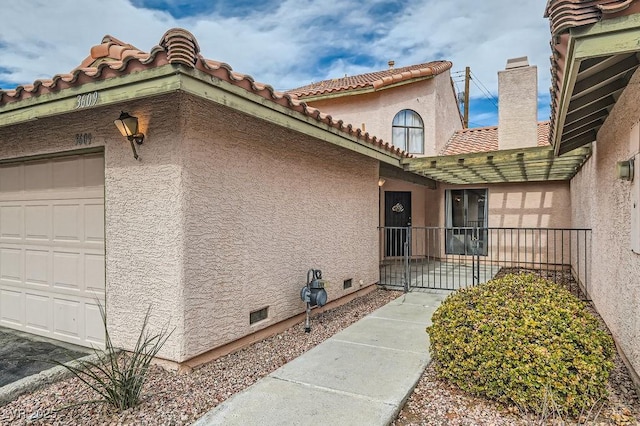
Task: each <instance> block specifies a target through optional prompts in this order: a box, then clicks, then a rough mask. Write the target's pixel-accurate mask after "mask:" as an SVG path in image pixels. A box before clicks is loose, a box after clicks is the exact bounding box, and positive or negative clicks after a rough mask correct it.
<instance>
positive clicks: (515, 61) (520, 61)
mask: <svg viewBox="0 0 640 426" xmlns="http://www.w3.org/2000/svg"><path fill="white" fill-rule="evenodd" d="M528 66H529V59H528V58H527V57H526V56H520V57H519V58H511V59H507V66H506V67H505V69H506V70H509V69H512V68H523V67H528Z"/></svg>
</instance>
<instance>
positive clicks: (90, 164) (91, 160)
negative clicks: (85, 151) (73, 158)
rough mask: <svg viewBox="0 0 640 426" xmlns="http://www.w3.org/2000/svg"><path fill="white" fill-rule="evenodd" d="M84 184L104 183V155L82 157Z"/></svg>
mask: <svg viewBox="0 0 640 426" xmlns="http://www.w3.org/2000/svg"><path fill="white" fill-rule="evenodd" d="M83 171H84V186H85V187H92V186H102V185H104V157H103V156H102V155H93V156H90V155H87V156H86V157H84V170H83Z"/></svg>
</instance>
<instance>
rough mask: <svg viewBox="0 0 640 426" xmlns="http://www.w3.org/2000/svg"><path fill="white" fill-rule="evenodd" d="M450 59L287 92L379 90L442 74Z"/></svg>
mask: <svg viewBox="0 0 640 426" xmlns="http://www.w3.org/2000/svg"><path fill="white" fill-rule="evenodd" d="M451 66H452V63H451V62H449V61H433V62H427V63H425V64H417V65H411V66H408V67H402V68H391V69H388V70H384V71H376V72H370V73H366V74H359V75H353V76H349V77H343V78H334V79H331V80H324V81H319V82H317V83H312V84H309V85H307V86H302V87H298V88H297V89H292V90H287V92H286V93H288V94H291V95H294V96H297V97H298V98H305V97H310V96H319V95H325V94H329V93H332V94H333V93H341V92H350V91H353V90H361V89H367V88H369V89H374V90H377V89H379V88H381V87H385V86H388V85H391V84H395V83H400V82H403V81H409V80H412V79H415V78H419V77H428V76H435V75H438V74H442V73H443V72H445V71H447V70H449V69H451Z"/></svg>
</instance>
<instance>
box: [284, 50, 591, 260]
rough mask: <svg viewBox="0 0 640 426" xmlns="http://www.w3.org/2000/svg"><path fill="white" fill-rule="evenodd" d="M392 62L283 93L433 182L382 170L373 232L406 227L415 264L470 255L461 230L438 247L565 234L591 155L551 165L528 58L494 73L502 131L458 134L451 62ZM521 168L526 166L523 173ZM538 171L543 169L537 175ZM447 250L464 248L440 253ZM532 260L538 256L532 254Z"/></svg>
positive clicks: (385, 245) (390, 246)
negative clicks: (516, 235) (480, 231)
mask: <svg viewBox="0 0 640 426" xmlns="http://www.w3.org/2000/svg"><path fill="white" fill-rule="evenodd" d="M392 65H394V64H392V63H390V68H389V69H387V70H381V71H376V72H371V73H367V74H362V75H356V76H348V77H344V78H335V79H330V80H325V81H320V82H316V83H313V84H310V85H308V86H304V87H300V88H297V89H292V90H290V91H288V92H287V93H289V94H291V95H292V96H296V97H297V98H298V99H300V100H303V101H305V102H306V103H307V104H309V105H311V106H313V107H317V108H319V109H321V110H322V111H324V112H326V113H328V114H331V115H332V116H334V117H340V118H345V117H348V121H350V122H352V123H361V126H362V128H363V129H367V130H370V129H372V131H373V132H374V133H375V134H376V135H383V136H384V138H385V139H387V140H388V139H389V138H391V140H392V141H393V142H394V145H395V146H401V147H404V148H405V149H407V150H408V151H409V153H410V154H411V155H413V158H408V159H406V160H403V163H404V166H405V169H406V170H410V171H412V172H414V173H416V174H418V175H423V176H425V177H428V178H430V179H432V180H433V181H436V182H438V183H437V185H435V186H434V185H421V184H420V183H416V182H409V181H407V179H406V178H405V177H402V178H401V179H398V178H396V177H395V176H394V173H386V168H385V167H384V166H381V168H380V176H381V181H380V204H379V211H380V218H379V222H380V226H381V227H387V228H389V227H392V228H393V227H407V226H409V225H410V226H412V232H413V233H414V236H413V245H412V250H411V254H412V257H414V258H415V257H421V256H425V255H427V256H429V257H437V258H444V257H446V255H447V254H448V253H447V252H452V253H453V252H455V253H457V254H459V253H461V252H468V251H470V250H469V247H468V246H469V244H470V241H469V238H468V237H469V235H466V234H465V233H462V235H459V236H456V237H454V236H453V235H452V234H451V233H448V234H447V238H450V239H451V241H448V242H447V243H445V244H442V243H441V242H440V241H437V242H436V241H435V240H437V239H439V238H440V237H442V238H444V228H451V227H467V226H480V227H485V228H486V227H491V228H554V229H568V228H570V227H571V214H570V211H571V209H570V207H571V206H570V199H571V197H570V195H569V179H571V177H572V176H573V175H574V174H575V171H576V170H577V167H579V166H580V164H582V163H583V162H584V161H585V159H586V158H587V157H588V156H589V155H590V151H589V149H588V148H584V149H581V150H578V151H574V152H573V153H571V155H566V156H564V157H563V159H562V160H561V161H558V162H556V161H555V160H554V156H553V152H552V150H551V147H550V145H549V141H548V139H549V122H548V121H547V122H540V123H539V122H538V121H537V110H538V97H537V95H538V91H537V88H538V77H537V72H538V70H537V67H536V66H532V65H529V63H528V60H527V58H526V57H524V58H514V59H510V60H509V61H507V65H506V68H505V69H504V70H503V71H500V72H499V73H498V84H499V88H498V89H499V125H498V126H491V127H484V128H472V129H463V128H462V120H461V117H460V114H459V111H458V106H457V97H456V94H455V92H454V90H453V88H452V83H451V77H450V74H449V70H450V68H451V63H450V62H447V61H435V62H428V63H424V64H417V65H410V66H406V67H401V68H395V67H394V66H392ZM407 112H408V113H410V114H412V115H415V116H416V119H415V120H414V121H413V122H412V125H408V126H406V127H409V129H406V128H404V127H403V125H404V124H405V122H402V123H400V122H399V118H401V119H404V118H405V117H406V115H407ZM401 124H402V125H401ZM416 127H418V128H419V129H418V131H417V132H418V133H417V134H416V135H415V136H417V137H415V138H414V139H412V137H411V136H410V132H412V131H415V130H416V129H415V128H416ZM519 156H521V157H519ZM494 157H495V161H493V159H494ZM487 158H491V159H492V160H491V161H492V163H495V165H493V164H492V166H495V170H494V169H492V168H491V167H492V166H487ZM517 158H520V159H521V161H522V167H520V165H517V166H516V167H515V168H514V167H513V161H512V160H513V159H517ZM527 164H530V167H531V171H529V172H528V173H527V171H526V169H527V167H528V166H527ZM540 164H542V168H541V170H542V172H540V171H537V170H535V169H536V168H537V167H539V166H540ZM522 170H524V171H525V173H522ZM503 172H504V173H503ZM463 204H464V206H465V207H464V208H463V207H462V205H463ZM398 205H402V206H403V209H402V212H401V213H399V212H397V211H393V210H392V209H393V207H394V206H396V207H397V206H398ZM420 228H425V229H422V230H420ZM427 228H428V229H427ZM433 228H441V229H440V230H437V229H433ZM438 233H440V234H443V235H436V234H438ZM398 236H400V234H398V233H397V232H396V231H393V230H392V231H389V232H387V234H386V235H383V236H382V238H381V244H380V245H381V247H380V251H381V257H385V256H393V255H397V254H399V253H400V252H401V250H399V249H398V247H397V246H398V241H389V240H390V239H392V240H395V239H396V237H398ZM458 239H466V240H467V241H458ZM486 239H487V240H488V236H487V238H486ZM425 240H430V241H425ZM418 241H420V242H418ZM483 243H486V244H489V241H484V242H483ZM451 244H457V245H460V244H462V245H466V246H467V247H459V249H458V250H457V251H456V250H449V249H447V250H445V247H447V246H449V248H450V247H451ZM514 244H517V243H515V242H514ZM503 245H504V244H503ZM546 249H547V244H546V241H545V242H543V243H541V244H540V248H539V250H538V251H540V252H542V251H545V253H546ZM455 253H454V254H455ZM484 260H485V261H488V260H491V259H489V258H485V259H484ZM537 260H538V261H541V260H542V259H540V257H539V256H538V258H537ZM566 263H569V262H568V259H567V260H566Z"/></svg>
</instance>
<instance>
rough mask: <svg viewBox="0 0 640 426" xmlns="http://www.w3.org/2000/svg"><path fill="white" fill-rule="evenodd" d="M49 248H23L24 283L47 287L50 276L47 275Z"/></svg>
mask: <svg viewBox="0 0 640 426" xmlns="http://www.w3.org/2000/svg"><path fill="white" fill-rule="evenodd" d="M50 257H51V256H50V251H49V250H34V249H25V251H24V259H25V268H24V272H25V277H24V281H25V283H26V284H32V285H35V286H44V287H49V283H50V282H51V278H50V275H49V259H50Z"/></svg>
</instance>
